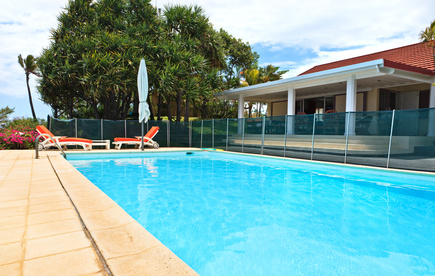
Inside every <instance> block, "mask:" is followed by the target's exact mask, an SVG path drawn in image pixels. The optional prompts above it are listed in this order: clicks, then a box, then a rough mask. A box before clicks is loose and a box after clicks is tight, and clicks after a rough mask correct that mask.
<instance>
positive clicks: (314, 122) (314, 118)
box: [311, 114, 316, 160]
mask: <svg viewBox="0 0 435 276" xmlns="http://www.w3.org/2000/svg"><path fill="white" fill-rule="evenodd" d="M315 131H316V114H314V116H313V136H312V138H311V160H313V153H314V133H315Z"/></svg>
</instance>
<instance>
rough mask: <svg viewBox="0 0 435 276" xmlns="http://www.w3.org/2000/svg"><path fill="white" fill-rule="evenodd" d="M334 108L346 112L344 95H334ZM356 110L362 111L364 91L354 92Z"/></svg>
mask: <svg viewBox="0 0 435 276" xmlns="http://www.w3.org/2000/svg"><path fill="white" fill-rule="evenodd" d="M335 110H337V112H346V95H337V96H335ZM356 111H364V93H357V94H356Z"/></svg>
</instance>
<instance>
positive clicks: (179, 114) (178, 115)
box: [177, 91, 181, 122]
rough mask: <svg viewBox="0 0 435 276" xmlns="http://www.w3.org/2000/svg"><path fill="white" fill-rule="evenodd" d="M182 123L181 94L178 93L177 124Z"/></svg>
mask: <svg viewBox="0 0 435 276" xmlns="http://www.w3.org/2000/svg"><path fill="white" fill-rule="evenodd" d="M180 121H181V92H180V91H179V92H178V96H177V122H180Z"/></svg>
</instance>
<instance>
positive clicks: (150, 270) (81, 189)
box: [48, 152, 198, 275]
mask: <svg viewBox="0 0 435 276" xmlns="http://www.w3.org/2000/svg"><path fill="white" fill-rule="evenodd" d="M48 155H49V158H50V160H51V163H52V165H53V168H54V170H55V171H56V173H57V175H58V177H59V179H60V181H61V182H62V185H63V186H64V188H65V190H66V191H67V193H68V195H69V197H70V198H71V200H72V202H73V203H74V205H75V207H76V208H77V210H78V213H79V214H80V216H81V218H82V219H83V222H84V224H85V225H86V228H87V229H88V230H89V232H90V234H91V236H92V238H93V239H94V240H95V243H96V244H97V246H98V248H99V250H100V251H101V253H102V255H103V257H104V259H105V260H106V262H107V264H108V266H109V268H110V270H111V271H112V273H113V274H114V275H126V274H127V275H129V274H142V275H143V274H150V275H172V274H185V275H198V274H197V273H196V272H195V271H194V270H193V269H192V268H191V267H189V266H188V265H187V264H186V263H185V262H184V261H182V260H181V259H180V258H179V257H178V256H176V255H175V254H174V253H173V252H172V251H171V250H169V249H168V248H167V247H166V246H164V245H163V244H162V243H161V242H160V241H159V240H157V239H156V238H155V237H154V236H153V235H151V234H150V233H149V232H148V231H147V230H146V229H145V228H143V227H142V226H141V225H140V224H139V223H138V222H137V221H136V220H134V219H133V218H132V217H131V216H130V215H128V214H127V213H126V212H125V211H124V210H123V209H122V208H121V207H120V206H119V205H118V204H117V203H115V202H114V201H113V200H112V199H110V198H109V197H108V196H107V195H106V194H105V193H103V192H102V191H101V190H100V189H99V188H98V187H96V186H95V185H94V184H93V183H92V182H90V181H89V180H88V179H87V178H86V177H85V176H83V175H82V174H81V173H80V172H79V171H78V170H77V169H76V168H74V167H73V166H72V165H71V164H70V163H69V162H68V161H67V160H66V159H64V158H63V157H62V156H61V155H60V154H59V153H58V152H49V153H48Z"/></svg>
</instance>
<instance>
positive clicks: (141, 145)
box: [140, 121, 144, 151]
mask: <svg viewBox="0 0 435 276" xmlns="http://www.w3.org/2000/svg"><path fill="white" fill-rule="evenodd" d="M140 124H141V128H140V131H141V134H142V141H141V142H140V148H141V149H142V151H143V150H144V145H143V121H142V122H141V123H140Z"/></svg>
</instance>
